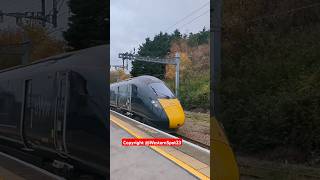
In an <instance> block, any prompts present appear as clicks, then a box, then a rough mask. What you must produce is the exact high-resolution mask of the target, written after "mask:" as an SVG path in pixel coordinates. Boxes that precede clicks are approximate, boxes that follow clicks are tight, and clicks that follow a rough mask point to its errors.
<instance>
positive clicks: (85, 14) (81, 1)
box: [63, 0, 110, 49]
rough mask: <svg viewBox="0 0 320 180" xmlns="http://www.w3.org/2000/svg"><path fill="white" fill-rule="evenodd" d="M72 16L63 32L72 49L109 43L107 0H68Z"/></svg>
mask: <svg viewBox="0 0 320 180" xmlns="http://www.w3.org/2000/svg"><path fill="white" fill-rule="evenodd" d="M68 5H69V7H70V10H71V12H72V14H73V15H72V16H71V17H70V18H69V20H70V23H69V29H68V30H67V31H66V32H64V34H63V35H64V38H65V39H66V40H67V41H68V45H69V46H71V47H73V48H74V49H83V48H87V47H91V46H96V45H100V44H107V43H109V39H110V37H109V23H110V22H109V20H108V19H109V1H107V0H91V1H88V0H70V1H69V3H68Z"/></svg>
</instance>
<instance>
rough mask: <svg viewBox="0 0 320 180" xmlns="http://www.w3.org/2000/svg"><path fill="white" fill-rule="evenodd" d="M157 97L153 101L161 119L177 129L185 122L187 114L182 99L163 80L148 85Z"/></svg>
mask: <svg viewBox="0 0 320 180" xmlns="http://www.w3.org/2000/svg"><path fill="white" fill-rule="evenodd" d="M148 86H149V87H150V88H151V89H152V91H153V93H154V94H155V95H156V97H157V99H155V100H152V101H151V103H152V105H153V106H154V107H155V109H161V110H162V111H160V112H159V114H160V116H161V121H162V122H165V123H166V128H169V129H177V128H179V127H181V126H182V125H183V124H184V121H185V115H184V111H183V108H182V106H181V104H180V101H179V100H178V99H177V98H176V97H175V96H174V95H173V93H172V92H171V91H170V89H169V88H168V87H166V85H165V84H164V83H162V82H154V83H150V84H149V85H148Z"/></svg>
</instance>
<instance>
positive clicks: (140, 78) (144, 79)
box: [111, 75, 162, 86]
mask: <svg viewBox="0 0 320 180" xmlns="http://www.w3.org/2000/svg"><path fill="white" fill-rule="evenodd" d="M127 82H139V83H143V84H150V83H156V82H161V83H162V81H161V80H160V79H158V78H156V77H153V76H149V75H143V76H138V77H134V78H130V79H126V80H123V81H120V82H116V83H112V84H111V86H113V85H118V84H123V83H127Z"/></svg>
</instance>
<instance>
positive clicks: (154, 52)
mask: <svg viewBox="0 0 320 180" xmlns="http://www.w3.org/2000/svg"><path fill="white" fill-rule="evenodd" d="M179 34H180V33H179ZM171 40H172V36H170V35H169V34H167V33H162V32H160V33H159V34H157V35H156V36H155V37H154V39H153V40H150V38H146V41H145V43H143V44H142V45H140V47H139V51H138V55H140V56H149V57H160V58H164V57H165V56H166V55H167V54H168V53H169V52H170V45H171ZM164 74H165V65H164V64H158V63H148V62H141V61H133V62H132V70H131V75H132V76H134V77H135V76H140V75H152V76H155V77H158V78H160V79H163V78H164Z"/></svg>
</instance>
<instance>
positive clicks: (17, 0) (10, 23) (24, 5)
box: [0, 0, 70, 39]
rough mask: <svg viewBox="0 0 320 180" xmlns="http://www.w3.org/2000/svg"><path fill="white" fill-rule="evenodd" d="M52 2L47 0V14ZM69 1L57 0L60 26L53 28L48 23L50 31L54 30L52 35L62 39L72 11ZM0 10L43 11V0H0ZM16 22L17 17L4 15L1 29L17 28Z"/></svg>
mask: <svg viewBox="0 0 320 180" xmlns="http://www.w3.org/2000/svg"><path fill="white" fill-rule="evenodd" d="M52 2H53V1H52V0H46V12H47V13H46V14H48V12H50V11H51V9H52ZM67 2H68V0H57V8H58V10H59V11H58V27H57V28H53V27H52V26H50V24H48V25H47V28H48V29H49V32H51V31H53V33H52V36H55V37H57V38H59V39H62V31H65V30H66V29H67V28H68V17H69V16H70V12H69V8H68V6H67ZM60 7H61V8H60ZM0 11H2V12H3V13H13V12H28V11H29V12H30V11H41V0H0ZM15 22H16V20H15V18H12V17H7V16H4V22H2V23H0V29H5V28H17V26H16V23H15Z"/></svg>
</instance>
